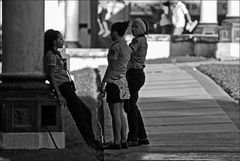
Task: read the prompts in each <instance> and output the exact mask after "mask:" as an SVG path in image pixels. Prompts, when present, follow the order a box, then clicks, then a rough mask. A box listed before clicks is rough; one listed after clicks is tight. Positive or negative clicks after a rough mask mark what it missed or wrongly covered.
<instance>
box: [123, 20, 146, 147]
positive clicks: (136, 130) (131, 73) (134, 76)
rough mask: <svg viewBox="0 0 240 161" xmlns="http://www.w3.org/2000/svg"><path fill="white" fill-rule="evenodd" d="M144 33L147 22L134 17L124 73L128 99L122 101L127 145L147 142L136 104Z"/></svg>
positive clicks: (143, 77)
mask: <svg viewBox="0 0 240 161" xmlns="http://www.w3.org/2000/svg"><path fill="white" fill-rule="evenodd" d="M146 34H148V24H147V22H146V21H144V20H142V19H140V18H136V19H135V20H134V21H133V24H132V35H133V36H134V38H133V39H132V41H131V43H130V44H129V46H130V47H131V49H132V53H131V58H130V60H129V63H128V70H127V74H126V77H127V81H128V86H129V91H130V99H129V100H126V101H125V102H124V110H125V112H126V113H127V119H128V127H129V132H128V139H127V141H128V144H129V146H137V145H143V144H149V139H148V138H147V134H146V130H145V127H144V123H143V119H142V116H141V112H140V111H139V109H138V106H137V100H138V92H139V90H140V89H141V87H142V86H143V85H144V83H145V73H144V70H143V69H144V67H145V59H146V54H147V49H148V44H147V38H146V37H145V35H146Z"/></svg>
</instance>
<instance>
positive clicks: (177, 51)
mask: <svg viewBox="0 0 240 161" xmlns="http://www.w3.org/2000/svg"><path fill="white" fill-rule="evenodd" d="M193 55H194V44H193V41H192V37H191V35H172V37H171V43H170V56H193Z"/></svg>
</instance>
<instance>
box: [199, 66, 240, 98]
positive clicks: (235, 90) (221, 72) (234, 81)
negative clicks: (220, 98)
mask: <svg viewBox="0 0 240 161" xmlns="http://www.w3.org/2000/svg"><path fill="white" fill-rule="evenodd" d="M197 69H198V70H200V71H201V72H202V73H204V74H206V75H208V76H209V77H210V78H212V79H213V80H214V81H215V82H216V83H217V84H218V85H219V86H221V87H222V89H223V90H224V91H225V92H226V93H228V94H229V95H230V96H231V97H232V98H234V99H235V100H236V101H239V100H240V96H239V95H240V94H239V93H240V85H239V82H240V74H239V73H240V68H239V65H237V64H235V65H234V64H206V65H199V66H198V67H197Z"/></svg>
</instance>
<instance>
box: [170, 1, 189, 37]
mask: <svg viewBox="0 0 240 161" xmlns="http://www.w3.org/2000/svg"><path fill="white" fill-rule="evenodd" d="M171 12H172V23H173V26H174V30H173V35H181V34H182V33H183V31H184V27H185V25H186V20H185V15H186V18H187V21H188V23H189V24H190V25H191V24H192V19H191V17H190V15H189V12H188V10H187V8H186V5H185V4H184V3H182V2H181V1H180V0H172V4H171Z"/></svg>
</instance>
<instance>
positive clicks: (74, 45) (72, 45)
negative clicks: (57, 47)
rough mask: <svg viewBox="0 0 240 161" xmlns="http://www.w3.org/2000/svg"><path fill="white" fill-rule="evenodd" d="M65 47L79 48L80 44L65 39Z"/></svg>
mask: <svg viewBox="0 0 240 161" xmlns="http://www.w3.org/2000/svg"><path fill="white" fill-rule="evenodd" d="M65 44H66V47H67V48H81V47H82V45H81V44H79V42H77V41H66V42H65Z"/></svg>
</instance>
